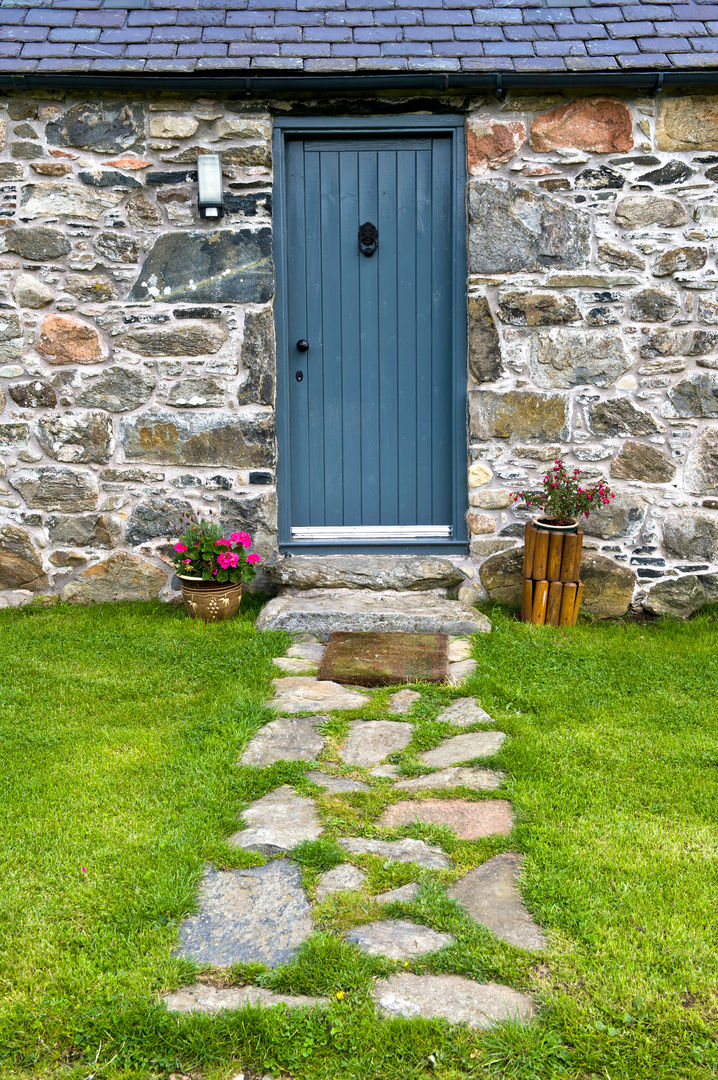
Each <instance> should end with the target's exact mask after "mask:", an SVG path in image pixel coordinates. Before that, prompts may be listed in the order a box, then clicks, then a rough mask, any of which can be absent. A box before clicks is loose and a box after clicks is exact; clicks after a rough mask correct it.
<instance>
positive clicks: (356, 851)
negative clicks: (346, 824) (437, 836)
mask: <svg viewBox="0 0 718 1080" xmlns="http://www.w3.org/2000/svg"><path fill="white" fill-rule="evenodd" d="M337 843H338V844H339V846H340V847H343V848H344V850H345V851H348V852H349V853H350V854H351V855H378V856H379V857H380V858H382V859H385V860H386V861H387V862H410V863H416V864H417V865H418V866H425V867H427V868H428V869H429V870H444V869H445V868H446V867H447V866H451V861H450V860H449V859H448V858H447V857H446V855H444V853H443V851H442V850H441V848H440V847H436V846H435V845H433V844H426V843H424V841H423V840H413V839H411V838H410V837H405V838H404V839H403V840H372V839H369V838H367V837H364V836H344V837H342V838H341V839H340V840H338V841H337Z"/></svg>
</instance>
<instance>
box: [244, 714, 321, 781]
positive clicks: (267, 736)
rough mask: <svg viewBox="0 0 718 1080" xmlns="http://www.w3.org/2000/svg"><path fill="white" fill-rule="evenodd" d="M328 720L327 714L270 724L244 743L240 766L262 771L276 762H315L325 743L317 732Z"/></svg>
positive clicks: (278, 720) (287, 717)
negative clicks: (261, 769) (252, 766)
mask: <svg viewBox="0 0 718 1080" xmlns="http://www.w3.org/2000/svg"><path fill="white" fill-rule="evenodd" d="M328 720H329V716H328V715H327V714H325V715H320V716H306V717H302V718H301V719H300V718H296V717H289V716H281V717H279V718H278V719H276V720H270V721H269V723H267V724H265V725H264V727H263V728H261V729H260V730H259V731H258V732H257V734H256V735H255V736H254V737H253V738H252V739H251V740H250V741H249V742H248V743H247V746H246V748H245V751H244V753H243V754H242V756H241V758H240V759H239V760H240V763H241V764H242V765H255V766H257V768H263V767H264V766H265V765H272V764H273V763H274V762H275V761H314V760H315V759H316V758H318V757H319V755H320V754H321V752H322V750H323V749H324V744H325V742H326V740H325V739H324V737H323V736H322V735H320V734H319V728H320V726H321V725H322V724H325V723H326V722H327V721H328Z"/></svg>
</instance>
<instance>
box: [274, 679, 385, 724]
mask: <svg viewBox="0 0 718 1080" xmlns="http://www.w3.org/2000/svg"><path fill="white" fill-rule="evenodd" d="M272 686H273V687H274V697H273V698H272V700H271V701H268V702H267V708H269V709H274V710H275V711H276V712H278V713H280V715H285V714H286V713H298V712H313V713H320V712H325V711H330V710H334V709H361V708H363V707H364V706H365V705H367V704H368V703H369V698H368V696H367V695H366V694H361V693H360V692H359V691H358V690H349V689H348V688H347V687H346V686H340V685H339V683H335V682H319V681H318V680H317V679H316V678H312V677H310V676H305V677H302V676H300V675H298V676H287V677H286V678H283V679H274V680H273V682H272Z"/></svg>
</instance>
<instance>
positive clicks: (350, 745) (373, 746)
mask: <svg viewBox="0 0 718 1080" xmlns="http://www.w3.org/2000/svg"><path fill="white" fill-rule="evenodd" d="M411 737H412V728H411V725H410V724H407V723H404V722H402V721H401V720H354V721H353V723H352V725H351V730H350V732H349V735H348V737H347V740H346V742H345V743H344V746H343V747H342V749H341V750H340V751H339V756H340V757H341V759H342V761H344V762H346V764H347V765H361V766H365V767H370V766H372V765H378V764H379V762H381V761H383V760H384V758H386V757H388V756H389V754H393V753H396V751H398V750H403V749H404V748H405V747H406V746H407V745H408V743H410V742H411Z"/></svg>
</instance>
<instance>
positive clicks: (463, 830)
mask: <svg viewBox="0 0 718 1080" xmlns="http://www.w3.org/2000/svg"><path fill="white" fill-rule="evenodd" d="M415 822H421V823H424V824H428V825H445V826H446V828H448V829H451V831H452V832H453V833H455V834H456V835H457V836H458V837H459V839H460V840H479V839H480V838H481V837H483V836H495V835H499V836H508V835H509V833H510V832H511V830H512V829H513V827H514V815H513V813H512V811H511V803H510V802H508V800H507V799H483V800H482V801H481V802H467V801H466V800H465V799H424V800H421V801H417V800H416V799H407V800H406V801H405V802H399V803H393V804H392V805H391V806H387V808H386V810H385V811H384V813H383V814H382V816H381V817H380V818H379V820H378V821H377V825H381V826H382V828H385V829H396V828H400V827H401V826H403V825H411V824H414V823H415Z"/></svg>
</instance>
